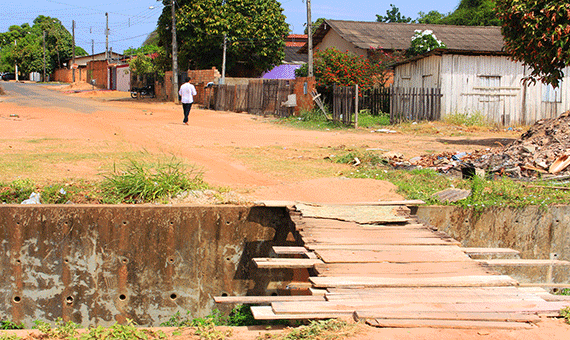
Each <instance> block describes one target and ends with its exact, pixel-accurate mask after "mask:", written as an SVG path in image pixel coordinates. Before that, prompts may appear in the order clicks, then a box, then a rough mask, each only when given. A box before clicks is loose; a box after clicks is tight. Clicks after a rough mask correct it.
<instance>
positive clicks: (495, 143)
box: [437, 138, 516, 147]
mask: <svg viewBox="0 0 570 340" xmlns="http://www.w3.org/2000/svg"><path fill="white" fill-rule="evenodd" d="M515 140H516V139H515V138H486V139H442V138H440V139H438V140H437V141H438V142H440V143H443V144H454V145H481V146H485V147H500V146H505V145H509V144H511V143H512V142H514V141H515Z"/></svg>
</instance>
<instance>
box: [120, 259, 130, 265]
mask: <svg viewBox="0 0 570 340" xmlns="http://www.w3.org/2000/svg"><path fill="white" fill-rule="evenodd" d="M121 262H123V264H127V263H129V259H126V258H123V259H122V260H121Z"/></svg>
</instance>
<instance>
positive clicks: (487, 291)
mask: <svg viewBox="0 0 570 340" xmlns="http://www.w3.org/2000/svg"><path fill="white" fill-rule="evenodd" d="M521 289H522V288H521V287H515V286H507V287H415V288H408V287H387V288H361V289H351V288H328V289H327V296H331V295H334V294H339V295H345V294H354V293H358V294H359V295H379V294H388V295H395V294H399V295H402V294H406V293H410V294H419V295H437V294H464V293H469V292H472V293H473V294H480V295H484V296H490V297H493V296H515V295H518V294H521V293H523V294H524V293H527V292H526V291H525V290H521Z"/></svg>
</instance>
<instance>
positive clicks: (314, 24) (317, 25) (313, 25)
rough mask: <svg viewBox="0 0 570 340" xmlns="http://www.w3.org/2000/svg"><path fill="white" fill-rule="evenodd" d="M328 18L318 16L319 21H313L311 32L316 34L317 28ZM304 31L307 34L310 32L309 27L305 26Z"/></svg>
mask: <svg viewBox="0 0 570 340" xmlns="http://www.w3.org/2000/svg"><path fill="white" fill-rule="evenodd" d="M325 20H327V19H325V18H318V19H317V21H313V24H312V25H311V32H313V34H315V32H316V30H317V28H319V26H321V24H322V23H323V22H324V21H325ZM304 33H305V34H307V33H308V29H307V27H305V30H304Z"/></svg>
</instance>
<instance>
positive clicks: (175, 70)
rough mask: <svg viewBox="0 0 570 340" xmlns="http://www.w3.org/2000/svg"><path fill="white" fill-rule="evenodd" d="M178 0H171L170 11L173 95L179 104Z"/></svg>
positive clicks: (175, 101)
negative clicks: (175, 6) (176, 0)
mask: <svg viewBox="0 0 570 340" xmlns="http://www.w3.org/2000/svg"><path fill="white" fill-rule="evenodd" d="M175 4H176V2H175V1H174V0H172V1H171V9H170V12H171V14H172V97H173V99H174V103H176V104H178V103H179V100H178V41H176V9H175V8H174V5H175Z"/></svg>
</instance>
